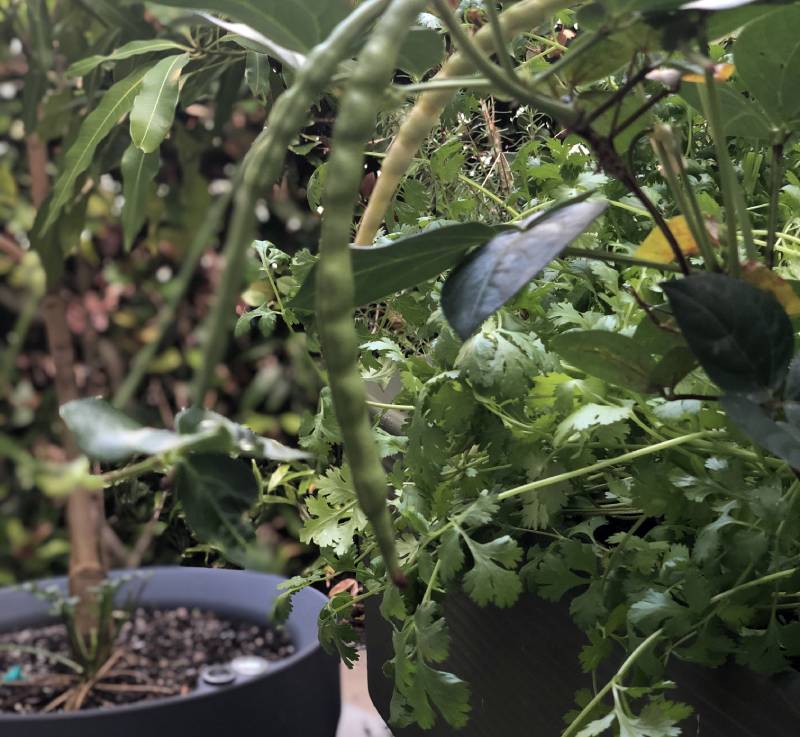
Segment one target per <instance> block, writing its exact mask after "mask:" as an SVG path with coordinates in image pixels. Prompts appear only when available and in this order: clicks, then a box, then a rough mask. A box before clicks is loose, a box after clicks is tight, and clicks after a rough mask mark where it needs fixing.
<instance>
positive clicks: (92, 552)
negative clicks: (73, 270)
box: [26, 133, 106, 641]
mask: <svg viewBox="0 0 800 737" xmlns="http://www.w3.org/2000/svg"><path fill="white" fill-rule="evenodd" d="M26 148H27V155H28V167H29V171H30V175H31V199H32V201H33V205H34V207H36V208H37V209H38V208H39V207H41V206H42V203H43V202H44V199H45V197H46V196H47V191H48V189H49V182H48V179H47V150H46V148H45V147H44V145H43V144H42V142H41V141H40V140H39V138H38V136H37V135H36V134H35V133H34V134H31V135H29V136H28V138H27V140H26ZM66 314H67V305H66V300H65V299H64V297H63V294H62V293H61V291H60V290H59V289H58V288H52V289H50V290H49V292H48V294H47V296H46V297H45V298H44V300H43V301H42V318H43V320H44V324H45V330H46V332H47V343H48V347H49V350H50V356H51V357H52V359H53V365H54V367H55V383H56V397H57V399H58V403H59V405H61V404H64V403H65V402H69V401H71V400H73V399H77V398H78V385H77V382H76V380H75V370H74V369H75V352H74V350H73V346H72V336H71V335H70V331H69V326H68V325H67V318H66ZM62 436H63V438H64V448H65V450H66V451H67V454H68V456H69V457H70V458H74V457H76V456H77V455H78V454H79V450H78V448H77V446H76V444H75V440H74V438H73V437H72V436H71V435H70V434H69V433H68V432H67V431H66V429H65V428H63V427H62ZM104 521H105V510H104V505H103V492H102V491H89V490H87V489H75V490H74V491H73V493H72V494H71V495H70V496H69V498H68V499H67V526H68V529H69V541H70V559H69V590H70V594H71V595H72V596H75V597H77V599H78V605H77V608H76V611H75V624H76V627H77V630H78V634H79V635H80V636H81V637H82V638H83V639H84V640H87V641H88V639H89V638H90V636H91V633H92V632H97V630H98V626H99V622H98V608H97V596H96V593H95V592H96V587H98V586H99V585H100V584H102V582H103V580H104V579H105V574H106V569H105V565H104V564H103V556H102V551H101V539H102V537H101V532H102V529H103V524H104Z"/></svg>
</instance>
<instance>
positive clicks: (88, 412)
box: [59, 397, 195, 463]
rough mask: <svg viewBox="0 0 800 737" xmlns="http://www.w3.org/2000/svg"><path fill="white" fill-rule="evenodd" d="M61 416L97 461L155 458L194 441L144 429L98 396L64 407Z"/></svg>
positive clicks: (70, 403)
mask: <svg viewBox="0 0 800 737" xmlns="http://www.w3.org/2000/svg"><path fill="white" fill-rule="evenodd" d="M59 414H60V415H61V418H62V419H63V420H64V424H66V426H67V427H68V428H69V430H70V432H71V433H72V434H73V435H74V436H75V440H76V442H77V443H78V447H79V448H80V449H81V450H82V451H83V452H84V453H86V455H87V456H89V457H90V458H92V459H93V460H96V461H103V462H108V463H118V462H120V461H125V460H127V459H128V458H131V457H132V456H136V455H156V454H158V453H165V452H167V451H169V450H175V449H177V448H180V447H182V446H185V445H187V443H190V442H192V441H193V440H194V439H195V438H194V437H189V436H181V435H179V434H178V433H175V432H171V431H170V430H158V429H156V428H153V427H144V426H143V425H140V424H139V423H138V422H136V420H134V419H132V418H130V417H128V416H127V415H125V414H123V413H122V412H120V411H119V410H116V409H114V408H113V407H112V406H111V405H110V404H108V402H105V401H103V400H102V399H98V398H96V397H92V398H89V399H75V400H73V401H71V402H67V403H66V404H62V405H61V407H60V409H59Z"/></svg>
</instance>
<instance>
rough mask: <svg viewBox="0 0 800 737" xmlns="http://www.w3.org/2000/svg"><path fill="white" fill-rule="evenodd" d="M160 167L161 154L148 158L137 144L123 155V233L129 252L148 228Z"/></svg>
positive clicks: (154, 152) (152, 154)
mask: <svg viewBox="0 0 800 737" xmlns="http://www.w3.org/2000/svg"><path fill="white" fill-rule="evenodd" d="M159 163H160V160H159V156H158V152H157V151H153V152H152V153H149V154H146V153H145V152H144V151H142V150H141V149H140V148H138V147H137V146H134V145H133V144H131V145H130V146H128V148H127V150H126V151H125V153H124V154H123V155H122V167H121V169H122V195H123V197H124V198H125V202H124V204H123V206H122V233H123V239H124V244H125V250H126V251H129V250H130V248H131V246H132V245H133V240H134V238H136V235H137V234H138V233H139V231H140V230H141V228H142V225H144V220H145V206H146V205H147V200H148V199H149V198H150V196H151V195H152V194H153V193H154V192H155V184H156V182H155V179H156V174H158V167H159Z"/></svg>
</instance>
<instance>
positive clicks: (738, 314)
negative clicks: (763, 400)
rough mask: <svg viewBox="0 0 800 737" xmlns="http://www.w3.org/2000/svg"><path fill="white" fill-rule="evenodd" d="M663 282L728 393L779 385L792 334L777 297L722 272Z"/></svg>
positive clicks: (691, 339) (693, 343)
mask: <svg viewBox="0 0 800 737" xmlns="http://www.w3.org/2000/svg"><path fill="white" fill-rule="evenodd" d="M661 286H662V288H663V290H664V292H665V293H666V295H667V298H668V299H669V302H670V305H672V311H673V314H674V315H675V319H676V320H677V323H678V327H680V329H681V332H682V333H683V336H684V337H685V338H686V342H687V343H688V344H689V347H690V348H691V349H692V352H693V353H694V355H695V356H696V358H697V360H698V361H699V362H700V365H701V366H702V367H703V368H704V369H705V371H706V373H707V374H708V375H709V377H710V378H711V380H712V381H714V382H715V383H716V384H718V385H719V386H720V387H722V389H724V390H725V391H728V392H756V391H759V390H762V389H770V388H773V387H776V386H777V385H778V384H780V382H781V381H782V380H783V377H784V376H785V374H786V370H787V368H788V366H789V362H790V361H791V359H792V353H793V351H794V332H793V330H792V323H791V322H790V320H789V317H788V316H787V314H786V312H785V311H784V309H783V307H781V305H780V304H779V302H778V301H777V300H776V299H775V297H773V296H772V295H771V294H769V293H767V292H764V291H762V290H761V289H757V288H756V287H753V286H751V285H749V284H747V283H746V282H744V281H741V280H739V279H734V278H732V277H729V276H725V275H724V274H694V275H692V276H688V277H686V278H683V279H678V280H676V281H670V282H663V283H662V285H661Z"/></svg>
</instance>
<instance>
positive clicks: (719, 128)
mask: <svg viewBox="0 0 800 737" xmlns="http://www.w3.org/2000/svg"><path fill="white" fill-rule="evenodd" d="M705 80H706V81H705V84H704V85H702V87H701V89H700V95H701V98H702V100H703V108H704V110H705V114H706V118H707V120H708V125H709V128H710V129H711V137H712V138H713V139H714V148H715V150H716V153H717V165H718V166H719V179H720V188H721V190H722V202H723V206H724V208H725V228H726V241H727V244H728V264H727V266H728V273H729V274H730V275H731V276H738V275H739V273H740V271H741V268H740V265H739V246H738V243H737V238H736V195H735V193H734V187H737V186H738V183H737V182H736V176H735V174H734V171H733V164H732V163H731V159H730V154H729V153H728V142H727V139H726V137H725V131H724V129H723V125H722V110H721V108H720V103H719V93H718V92H717V83H716V80H715V79H714V65H713V64H708V65H707V66H706V70H705Z"/></svg>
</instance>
